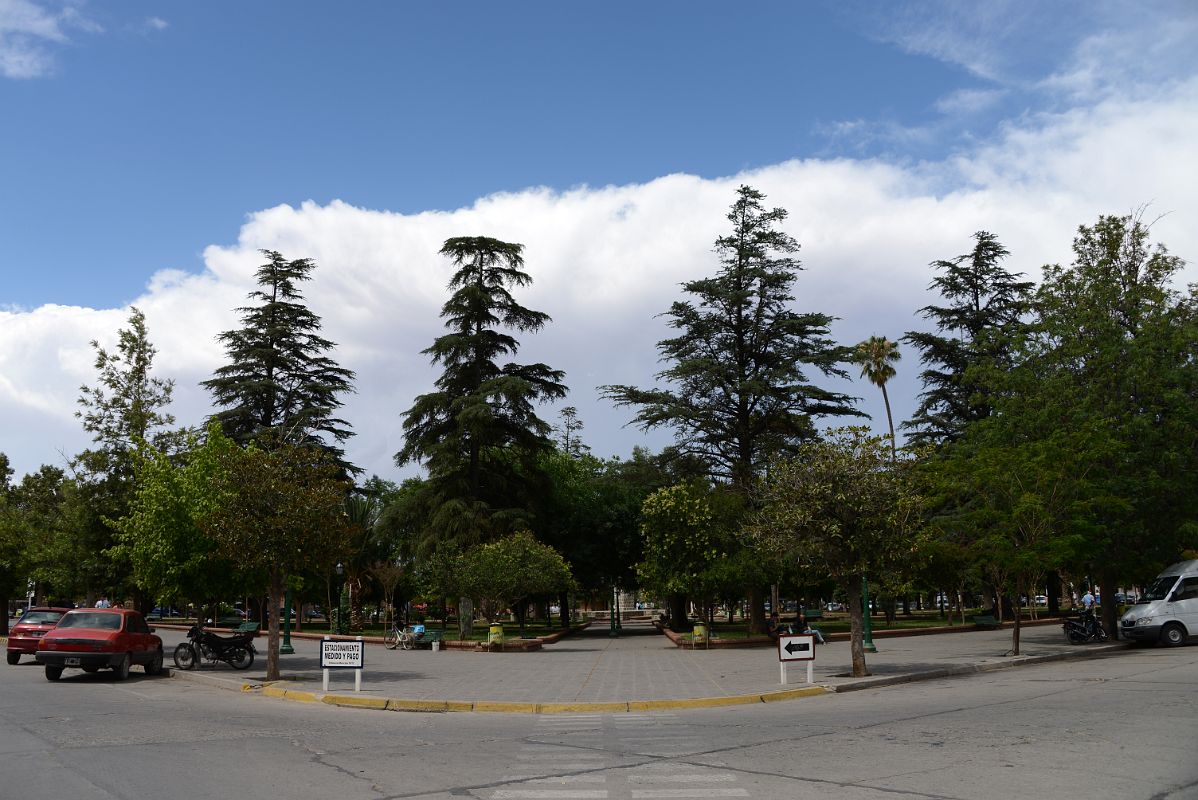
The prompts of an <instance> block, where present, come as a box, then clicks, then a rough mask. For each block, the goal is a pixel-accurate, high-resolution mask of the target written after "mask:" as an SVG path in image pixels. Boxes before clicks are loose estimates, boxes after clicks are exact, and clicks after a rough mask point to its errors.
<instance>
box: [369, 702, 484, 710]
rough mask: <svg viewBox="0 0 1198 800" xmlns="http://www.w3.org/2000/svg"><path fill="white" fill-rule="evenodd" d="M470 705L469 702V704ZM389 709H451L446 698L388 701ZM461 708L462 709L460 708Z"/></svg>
mask: <svg viewBox="0 0 1198 800" xmlns="http://www.w3.org/2000/svg"><path fill="white" fill-rule="evenodd" d="M467 705H469V704H467ZM387 710H388V711H449V702H448V701H446V700H397V699H391V700H388V701H387ZM459 710H460V709H459Z"/></svg>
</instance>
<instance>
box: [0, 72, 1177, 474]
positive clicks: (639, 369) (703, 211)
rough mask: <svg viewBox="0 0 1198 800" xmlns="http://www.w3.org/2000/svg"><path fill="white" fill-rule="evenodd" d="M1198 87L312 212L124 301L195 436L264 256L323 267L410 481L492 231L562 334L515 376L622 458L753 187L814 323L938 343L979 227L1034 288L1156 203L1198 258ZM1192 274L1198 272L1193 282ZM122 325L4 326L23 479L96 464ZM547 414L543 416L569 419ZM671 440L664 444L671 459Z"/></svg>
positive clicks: (0, 377)
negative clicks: (475, 248) (926, 320)
mask: <svg viewBox="0 0 1198 800" xmlns="http://www.w3.org/2000/svg"><path fill="white" fill-rule="evenodd" d="M1196 123H1198V80H1191V81H1189V82H1185V83H1175V84H1172V85H1170V86H1166V87H1163V88H1162V89H1160V90H1157V91H1154V92H1153V93H1152V94H1151V95H1149V96H1144V97H1139V98H1137V99H1123V98H1120V97H1117V96H1112V97H1108V98H1107V99H1106V100H1104V101H1103V102H1101V103H1099V104H1098V105H1096V106H1094V107H1092V108H1088V109H1081V108H1075V109H1072V110H1069V111H1067V112H1063V113H1059V114H1040V115H1036V116H1031V117H1028V118H1026V119H1024V120H1021V121H1019V122H1017V123H1009V124H1008V125H1007V126H1006V127H1005V128H1004V129H1003V130H1002V131H1001V134H1000V135H999V136H998V138H997V139H995V140H994V141H992V142H990V143H989V144H987V145H985V146H984V147H981V148H979V149H976V150H974V151H972V152H969V153H964V154H959V155H957V156H955V157H953V158H952V159H951V160H948V161H944V162H927V163H921V164H916V165H895V164H889V163H885V162H883V161H880V160H873V161H861V160H850V159H838V160H815V159H813V160H805V161H790V162H786V163H782V164H777V165H773V166H769V167H765V168H761V169H757V170H754V171H752V172H748V173H744V174H740V175H734V176H728V177H725V178H720V179H710V180H709V179H701V178H698V177H695V176H690V175H668V176H664V177H661V178H658V179H657V180H653V181H650V182H647V183H644V184H634V185H627V186H606V187H577V188H574V189H571V190H568V191H563V192H555V191H551V190H548V189H544V188H531V189H528V190H525V191H520V192H511V193H505V194H497V195H492V196H488V197H484V198H481V199H479V200H478V201H477V202H475V203H474V204H473V205H471V206H469V207H467V208H461V209H457V210H454V211H448V212H427V213H422V214H413V215H404V214H398V213H392V212H388V211H380V210H368V209H362V208H357V207H355V206H353V205H351V204H349V203H344V202H339V201H338V202H332V203H329V204H328V205H318V204H315V203H305V204H303V205H301V206H300V207H298V208H295V207H290V206H279V207H276V208H270V209H265V210H261V211H258V212H257V213H254V214H252V215H251V216H250V217H249V218H248V221H247V222H246V223H245V225H244V226H243V227H242V229H241V231H240V235H239V237H238V239H237V241H236V243H234V244H231V245H227V246H216V245H214V246H211V247H209V248H208V249H207V250H206V251H205V253H204V261H205V265H206V270H205V271H204V273H203V274H200V275H192V274H187V273H183V272H179V271H176V270H164V271H162V272H159V273H158V274H156V275H154V276H153V277H152V278H151V279H150V280H149V282H148V284H147V287H146V290H145V291H144V293H143V294H142V296H140V297H137V298H133V299H131V302H133V303H135V304H136V305H138V306H139V307H140V308H141V309H142V310H143V311H144V312H145V313H146V319H147V324H148V326H149V331H150V335H151V338H152V340H153V341H154V343H155V345H156V346H157V347H158V349H159V356H158V359H157V362H156V364H157V368H158V371H159V374H161V375H163V376H168V377H172V378H174V379H175V380H176V381H177V384H178V386H177V390H176V404H175V407H174V409H173V411H174V413H175V414H176V416H178V418H179V419H180V421H181V422H186V423H190V424H195V423H198V422H199V421H200V420H201V419H202V417H203V416H204V415H205V414H206V413H209V411H210V408H209V406H208V398H207V395H206V393H205V392H203V391H202V390H201V389H200V388H199V386H198V384H199V382H200V381H201V380H204V379H206V378H207V377H209V376H210V375H211V373H212V370H213V369H214V368H215V367H216V366H218V365H219V364H220V363H222V360H223V352H222V351H221V348H220V346H219V345H218V344H217V343H216V341H215V338H214V337H215V336H216V334H217V333H219V332H220V331H223V330H227V329H230V328H232V327H234V326H236V325H237V324H238V320H237V318H236V315H235V313H234V312H233V309H234V308H236V307H237V306H240V305H242V304H244V302H245V300H246V294H247V293H248V292H249V291H250V290H251V289H252V288H253V286H254V284H253V274H254V270H255V269H256V267H257V266H258V265H259V264H260V263H261V256H260V255H259V253H258V250H259V249H260V248H270V249H276V250H279V251H280V252H282V253H283V254H284V255H286V256H288V257H291V258H298V257H303V256H308V257H312V258H314V259H315V260H316V262H317V264H318V265H319V266H318V269H317V270H316V272H315V279H314V280H313V281H312V282H311V284H310V285H307V286H305V287H304V291H305V294H306V296H307V299H308V301H309V303H310V305H311V306H312V308H313V309H314V310H315V311H316V312H317V313H318V314H320V315H321V316H322V317H323V318H324V322H325V333H326V335H327V336H328V337H329V338H330V339H332V340H334V341H336V342H338V343H339V348H338V350H337V353H336V355H337V357H338V358H339V359H340V360H341V361H342V363H343V364H344V365H345V366H347V367H349V368H350V369H353V370H355V371H356V372H357V373H358V380H357V389H358V391H357V394H356V395H354V396H352V397H349V398H346V401H347V405H346V409H345V414H344V416H345V417H346V418H347V419H348V420H350V422H351V423H352V424H353V425H354V428H355V430H356V431H357V433H358V435H357V436H356V437H355V438H354V439H353V440H351V442H350V445H349V455H350V457H351V458H352V459H354V460H355V461H356V462H357V463H358V464H360V465H361V466H363V467H364V468H366V469H367V470H368V472H378V473H380V474H383V475H389V476H395V475H396V474H397V473H396V471H395V469H394V468H393V467H392V465H391V456H392V454H394V453H395V452H396V451H397V450H398V449H399V448H400V446H401V444H402V441H401V431H402V428H401V420H400V415H401V414H402V412H403V411H404V410H405V409H407V408H408V407H409V406H410V405H411V403H412V400H413V398H414V397H415V396H416V395H417V394H419V393H422V392H425V391H428V390H429V388H430V387H431V384H432V380H433V378H434V377H435V375H434V371H433V369H432V368H431V367H430V366H429V364H428V361H427V358H426V357H425V356H423V355H421V354H420V351H421V350H422V349H423V348H425V347H427V346H428V345H429V344H430V343H431V342H432V340H433V338H434V337H435V336H437V335H439V334H440V333H441V332H442V330H443V329H442V324H441V321H440V319H439V317H438V314H439V311H440V307H441V304H442V303H443V302H444V300H445V298H446V291H445V285H446V282H447V280H448V278H449V274H450V270H449V266H448V265H447V264H446V262H445V261H444V259H442V258H441V257H439V256H438V255H437V250H438V249H439V247H440V245H441V242H442V241H443V240H444V239H446V238H448V237H450V236H459V235H479V234H485V235H489V236H495V237H498V238H502V239H506V240H510V241H518V242H522V243H524V245H525V248H526V249H525V257H526V266H527V270H528V272H529V273H530V274H531V275H532V276H533V279H534V281H535V282H534V284H533V286H531V287H529V288H528V289H525V290H522V291H520V292H519V293H518V296H519V299H520V300H521V302H523V303H525V304H526V305H528V306H531V307H533V308H537V309H540V310H543V311H545V312H548V313H549V314H551V315H552V316H553V317H554V322H553V323H552V324H551V325H549V326H548V327H547V328H546V330H545V331H544V332H543V333H541V334H539V335H537V336H525V337H522V340H523V343H524V347H523V350H522V351H521V353H520V355H519V358H520V359H522V360H530V361H531V360H537V361H544V362H545V363H548V364H550V365H551V366H553V367H556V368H560V369H564V370H565V371H566V372H567V381H568V383H569V385H570V386H571V388H572V393H571V395H570V397H569V398H568V400H567V402H568V403H569V404H571V405H574V406H576V407H578V409H579V412H580V415H581V418H582V420H583V421H584V423H585V424H586V429H585V431H584V433H585V435H586V436H587V438H588V440H589V442H590V444H591V445H592V446H593V447H594V449H595V451H596V453H597V454H602V455H609V454H616V455H626V454H627V453H628V452H629V451H630V449H631V447H632V446H633V444H635V443H638V442H641V441H643V438H642V436H641V434H640V433H639V432H638V431H636V430H634V429H631V428H625V427H623V426H624V424H625V423H626V422H627V420H628V419H629V414H628V412H627V410H617V409H613V408H612V407H611V406H610V404H608V403H606V402H604V401H602V400H601V399H600V398H599V397H598V395H597V392H596V391H595V387H596V386H597V385H599V384H606V383H631V384H639V385H647V384H649V383H650V382H651V381H652V376H653V374H654V373H655V372H656V371H658V370H659V369H660V368H661V367H660V365H659V364H658V363H657V361H656V351H655V349H654V344H655V343H656V342H657V341H658V340H660V339H661V338H663V337H664V336H665V335H666V334H667V329H666V328H665V324H664V321H663V320H662V319H660V318H656V317H655V315H656V314H659V313H661V312H662V311H664V310H665V309H666V308H668V306H669V304H670V302H671V301H672V300H674V299H677V298H678V296H679V289H678V286H679V283H681V282H682V281H684V280H687V279H690V278H694V277H698V276H701V275H704V274H708V273H710V272H711V271H712V270H713V269H714V266H715V262H714V257H713V255H712V253H711V244H712V241H713V240H714V238H715V237H716V236H717V235H720V234H722V233H724V232H725V229H726V227H727V222H726V220H725V219H724V214H725V213H726V210H727V207H728V205H729V204H730V203H731V202H732V199H733V192H734V190H735V188H736V186H737V185H738V184H740V183H742V182H747V183H750V184H752V185H754V186H756V187H757V188H759V189H761V190H762V191H763V192H765V193H766V194H767V195H768V199H767V202H768V203H770V204H773V205H779V206H782V207H785V208H787V209H788V210H789V211H790V218H789V220H788V222H787V229H788V230H789V232H790V233H792V234H793V235H794V236H795V237H796V238H797V239H798V240H799V242H800V243H801V244H802V246H803V249H802V253H801V256H802V259H803V262H804V266H805V268H806V269H805V271H804V272H803V273H801V275H800V277H799V280H798V282H797V284H796V286H795V293H796V296H797V298H798V300H797V308H798V309H800V310H805V311H806V310H814V311H822V312H826V313H829V314H833V315H835V316H837V317H840V318H841V320H840V321H839V322H837V323H835V325H834V327H833V335H834V336H835V337H836V338H837V339H838V340H839V341H842V342H845V343H852V342H856V341H860V340H861V339H863V338H865V337H867V336H870V335H872V334H879V335H886V336H889V337H891V338H895V337H898V336H900V335H902V333H903V332H904V331H907V330H911V329H913V328H917V327H922V323H921V321H920V320H919V319H917V318H916V316H915V311H916V309H918V308H920V307H921V306H923V305H926V304H927V303H929V302H931V301H932V300H933V299H934V298H933V297H932V296H930V295H929V294H928V293H927V291H926V289H927V286H928V283H929V281H930V280H931V278H932V277H933V276H932V273H931V272H930V271H929V269H928V266H927V265H928V263H929V262H930V261H932V260H934V259H939V258H947V257H952V256H954V255H956V254H959V253H962V252H967V251H968V250H969V248H970V246H971V241H970V238H969V237H970V236H971V234H972V233H973V232H975V231H977V230H979V229H986V230H990V231H992V232H994V233H995V234H996V235H997V236H998V237H999V238H1000V240H1001V241H1002V242H1003V243H1004V244H1005V245H1007V247H1008V248H1009V249H1010V250H1011V251H1012V253H1013V257H1012V258H1011V259H1010V261H1009V267H1010V268H1012V269H1014V270H1017V271H1022V272H1024V273H1025V274H1026V275H1028V276H1029V277H1031V278H1037V277H1038V276H1039V268H1040V266H1041V265H1043V264H1044V263H1048V262H1062V263H1067V262H1068V261H1069V260H1070V251H1069V245H1070V242H1071V239H1072V236H1073V232H1074V230H1075V229H1076V226H1077V225H1079V224H1082V223H1091V222H1093V221H1094V220H1095V219H1096V218H1097V216H1098V215H1099V214H1103V213H1126V212H1128V211H1130V210H1132V209H1133V208H1134V207H1136V206H1138V205H1140V204H1142V203H1144V202H1151V203H1152V204H1153V205H1152V210H1153V211H1154V212H1159V213H1165V212H1170V213H1169V214H1168V216H1166V217H1164V218H1163V219H1162V220H1161V221H1160V222H1159V223H1158V224H1157V226H1156V228H1154V231H1153V234H1154V238H1155V239H1157V240H1159V241H1163V242H1165V243H1167V244H1168V245H1169V246H1170V249H1171V250H1172V251H1173V252H1175V253H1177V254H1178V255H1180V256H1182V257H1183V258H1186V259H1188V260H1190V261H1191V262H1193V261H1194V260H1195V259H1196V258H1198V226H1196V225H1195V224H1194V220H1195V217H1196V215H1198V196H1196V195H1195V194H1194V192H1193V191H1192V186H1191V181H1190V176H1192V175H1194V174H1198V143H1196V142H1195V139H1194V137H1193V136H1192V131H1193V130H1194V128H1195V126H1196ZM1194 275H1195V273H1194V269H1193V268H1192V267H1191V268H1190V270H1189V272H1188V273H1187V277H1188V279H1189V280H1193V279H1194ZM127 317H128V312H127V309H124V308H123V309H87V308H68V307H62V306H44V307H42V308H38V309H34V310H30V311H7V312H0V419H4V420H5V421H6V425H5V439H4V441H3V442H2V443H0V449H3V450H4V451H5V452H7V453H8V455H9V456H10V457H11V458H12V460H13V463H14V466H15V467H16V469H17V470H18V473H20V472H24V471H31V470H34V469H36V468H37V466H38V465H39V464H41V463H43V462H60V461H61V455H60V454H62V453H65V454H70V453H75V452H78V450H80V449H81V448H82V447H85V446H86V445H87V441H86V437H85V436H84V434H83V433H82V431H80V430H79V427H78V423H77V421H76V420H75V419H74V417H73V412H74V410H75V400H76V397H77V396H78V387H79V385H80V384H84V383H93V382H94V372H93V368H92V364H91V360H92V354H91V350H90V348H89V346H88V341H89V340H91V339H93V338H94V339H99V340H100V341H101V343H104V344H107V345H111V343H112V342H113V340H114V338H115V333H116V330H117V329H118V328H120V327H121V326H122V325H124V324H125V322H126V320H127ZM918 369H919V367H918V364H917V358H916V357H915V354H913V353H908V354H907V355H906V358H905V359H904V361H903V362H902V363H901V364H900V371H899V376H898V378H896V380H895V382H894V383H893V384H892V387H891V398H892V403H893V404H894V406H895V417H896V419H898V420H901V419H905V418H906V417H907V416H909V414H910V412H911V411H912V409H913V408H914V406H915V395H916V393H917V392H918V386H917V383H916V378H915V375H916V374H917V373H918ZM839 388H842V389H845V390H847V391H849V392H852V393H855V394H860V395H861V396H862V397H863V398H864V401H863V403H862V408H863V409H864V410H866V411H868V412H869V413H871V414H872V415H874V419H875V420H876V424H878V425H879V426H880V425H883V424H884V416H883V415H882V411H881V401H880V397H879V396H878V393H877V392H876V390H875V389H874V388H873V387H872V386H869V385H867V384H864V383H862V382H859V381H855V382H853V383H850V384H847V385H843V386H841V387H839ZM554 414H555V412H554V410H553V409H545V410H544V416H545V417H546V418H549V419H553V418H554ZM665 441H667V438H666V436H665V435H664V434H662V435H659V436H657V437H655V438H654V439H652V440H650V442H649V444H650V445H651V446H654V447H658V446H660V445H661V444H663V443H664V442H665Z"/></svg>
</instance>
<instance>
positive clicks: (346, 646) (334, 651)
mask: <svg viewBox="0 0 1198 800" xmlns="http://www.w3.org/2000/svg"><path fill="white" fill-rule="evenodd" d="M365 650H366V648H365V647H364V646H363V643H362V641H361V640H360V639H359V640H358V641H353V642H339V641H335V640H333V639H322V640H321V642H320V668H321V669H362V668H363V667H364V666H365V664H366V652H365Z"/></svg>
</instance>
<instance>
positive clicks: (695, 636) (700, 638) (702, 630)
mask: <svg viewBox="0 0 1198 800" xmlns="http://www.w3.org/2000/svg"><path fill="white" fill-rule="evenodd" d="M691 639H692V640H694V641H696V642H706V641H707V626H706V625H704V624H703V623H702V622H696V623H695V629H694V631H693V632H692V633H691Z"/></svg>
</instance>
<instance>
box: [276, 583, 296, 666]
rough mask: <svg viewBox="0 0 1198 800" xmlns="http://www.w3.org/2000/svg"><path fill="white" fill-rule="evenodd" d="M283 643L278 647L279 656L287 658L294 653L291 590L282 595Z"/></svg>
mask: <svg viewBox="0 0 1198 800" xmlns="http://www.w3.org/2000/svg"><path fill="white" fill-rule="evenodd" d="M283 598H284V600H283V643H282V644H281V645H279V655H281V656H289V655H292V654H294V653H295V648H294V647H292V646H291V590H290V589H288V590H287V591H286V592H284V593H283Z"/></svg>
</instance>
